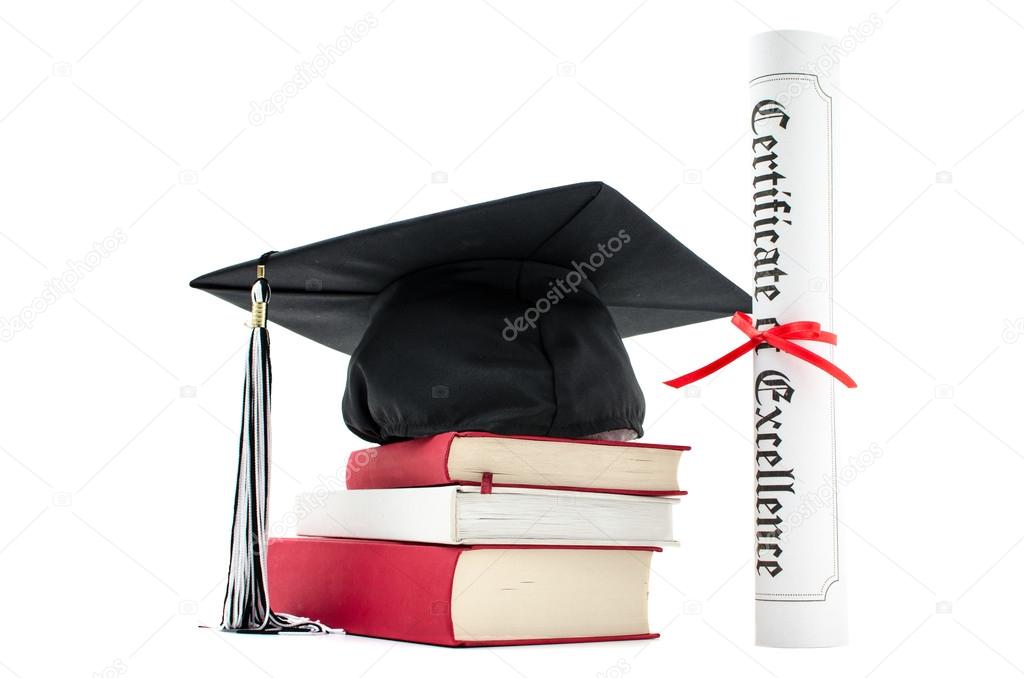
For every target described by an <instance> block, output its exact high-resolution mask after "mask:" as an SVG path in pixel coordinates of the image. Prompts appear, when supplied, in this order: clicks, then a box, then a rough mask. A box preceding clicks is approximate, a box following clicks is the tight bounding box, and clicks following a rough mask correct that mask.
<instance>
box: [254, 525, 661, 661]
mask: <svg viewBox="0 0 1024 678" xmlns="http://www.w3.org/2000/svg"><path fill="white" fill-rule="evenodd" d="M660 550H661V549H659V548H654V547H649V548H639V547H617V546H520V545H508V546H498V545H492V544H488V545H484V546H442V545H434V544H413V543H408V542H395V541H374V540H364V539H337V538H315V537H299V538H291V539H271V540H270V554H269V564H268V579H269V586H270V600H271V603H272V605H273V607H274V609H275V610H278V611H281V612H288V613H290V614H296V615H301V616H303V617H309V618H310V619H318V620H320V621H321V622H323V623H324V624H327V625H328V626H332V627H335V628H341V629H344V630H345V631H346V632H347V633H352V634H356V635H362V636H375V637H378V638H391V639H394V640H405V641H412V642H417V643H430V644H434V645H449V646H471V645H528V644H541V643H575V642H587V641H604V640H639V639H644V638H656V637H657V634H655V633H651V632H650V628H649V626H648V621H647V590H648V584H649V581H650V562H651V555H652V554H653V552H655V551H660Z"/></svg>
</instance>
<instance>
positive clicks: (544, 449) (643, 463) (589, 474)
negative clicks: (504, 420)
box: [346, 432, 690, 495]
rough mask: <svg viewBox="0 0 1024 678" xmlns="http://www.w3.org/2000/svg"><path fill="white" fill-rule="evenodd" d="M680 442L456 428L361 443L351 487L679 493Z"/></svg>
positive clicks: (351, 467) (352, 461)
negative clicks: (395, 440)
mask: <svg viewBox="0 0 1024 678" xmlns="http://www.w3.org/2000/svg"><path fill="white" fill-rule="evenodd" d="M688 449H690V448H689V447H686V446H683V445H652V444H648V443H630V442H618V441H610V440H590V439H585V440H583V439H572V438H544V437H539V436H505V435H495V434H491V433H476V432H451V433H441V434H439V435H436V436H431V437H429V438H417V439H414V440H404V441H402V442H398V443H391V444H389V445H381V446H380V447H370V448H367V449H363V450H356V451H355V452H353V453H352V454H351V455H349V458H348V468H347V471H346V483H347V485H348V488H349V489H350V490H367V489H385V488H392V487H428V486H434V485H481V484H482V483H484V481H485V475H487V474H489V479H488V482H491V483H493V485H494V486H495V487H535V488H546V489H559V490H576V491H584V492H609V493H615V494H642V495H681V494H686V493H685V492H683V491H681V490H680V489H679V482H678V479H677V477H676V474H677V471H678V468H679V458H680V456H681V455H682V453H683V452H684V451H685V450H688Z"/></svg>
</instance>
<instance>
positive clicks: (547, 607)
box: [268, 433, 687, 646]
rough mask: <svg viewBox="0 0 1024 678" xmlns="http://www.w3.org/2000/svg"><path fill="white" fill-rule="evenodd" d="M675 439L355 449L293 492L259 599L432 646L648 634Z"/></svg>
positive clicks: (479, 438)
mask: <svg viewBox="0 0 1024 678" xmlns="http://www.w3.org/2000/svg"><path fill="white" fill-rule="evenodd" d="M686 449H687V448H686V447H681V446H667V445H651V444H645V443H626V442H612V441H603V440H591V439H579V440H572V439H556V438H540V437H532V436H499V435H492V434H487V433H445V434H441V435H437V436H433V437H430V438H423V439H417V440H409V441H403V442H399V443H393V444H390V445H383V446H380V447H374V448H369V449H365V450H358V451H356V452H353V453H352V454H351V455H350V457H349V461H348V469H347V487H348V490H347V491H335V492H326V491H325V492H318V493H310V494H306V495H302V496H301V497H299V500H298V505H297V516H298V526H297V531H298V534H299V535H300V536H299V537H296V538H284V539H272V540H271V541H270V556H269V566H268V578H269V585H270V596H271V600H272V601H273V604H274V606H275V607H276V608H278V609H283V610H287V611H288V612H290V613H293V614H299V615H302V616H305V617H309V618H311V619H319V620H320V621H322V622H324V623H325V624H328V625H330V626H334V627H338V628H342V629H344V630H345V631H346V632H348V633H354V634H358V635H366V636H376V637H381V638H392V639H396V640H406V641H415V642H423V643H432V644H437V645H451V646H459V645H516V644H530V643H555V642H579V641H594V640H630V639H641V638H653V637H656V634H652V633H651V632H650V627H649V624H648V619H647V603H648V600H647V597H648V582H649V578H650V561H651V557H652V555H653V553H654V552H657V551H660V550H661V547H662V546H666V545H675V544H676V542H675V541H674V539H673V530H672V508H673V504H675V503H676V502H678V499H677V497H678V496H679V495H682V494H685V493H684V492H682V491H681V490H680V489H679V486H678V482H677V469H678V465H679V459H680V456H681V454H682V452H683V451H684V450H686Z"/></svg>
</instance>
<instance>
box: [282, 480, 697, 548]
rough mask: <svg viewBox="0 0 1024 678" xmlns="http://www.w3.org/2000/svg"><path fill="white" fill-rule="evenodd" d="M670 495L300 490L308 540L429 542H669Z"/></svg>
mask: <svg viewBox="0 0 1024 678" xmlns="http://www.w3.org/2000/svg"><path fill="white" fill-rule="evenodd" d="M678 501H679V500H678V499H676V498H673V497H646V496H633V495H618V494H602V493H597V492H569V491H561V490H538V489H525V488H494V490H493V492H490V493H481V492H480V489H479V488H476V487H463V486H457V485H446V486H443V487H411V488H396V489H385V490H345V491H337V492H328V493H308V494H302V495H300V496H299V498H298V500H297V506H296V515H297V517H298V521H297V530H298V533H299V534H300V535H303V536H309V537H350V538H357V539H390V540H396V541H414V542H428V543H434V544H556V545H557V544H561V545H569V544H594V545H612V546H614V545H620V546H675V545H677V544H676V542H675V541H674V538H673V531H672V506H673V505H674V504H676V503H678Z"/></svg>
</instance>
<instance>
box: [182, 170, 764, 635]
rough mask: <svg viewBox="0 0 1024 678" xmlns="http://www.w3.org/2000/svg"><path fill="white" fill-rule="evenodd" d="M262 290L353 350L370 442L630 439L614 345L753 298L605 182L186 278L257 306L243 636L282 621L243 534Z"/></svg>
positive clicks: (308, 330)
mask: <svg viewBox="0 0 1024 678" xmlns="http://www.w3.org/2000/svg"><path fill="white" fill-rule="evenodd" d="M257 267H259V268H257ZM254 273H255V274H256V276H255V277H256V278H257V281H256V283H255V285H254V283H253V280H254ZM268 281H269V282H268ZM271 284H272V287H273V316H272V317H273V320H274V322H275V323H277V324H279V325H282V326H284V327H287V328H289V329H291V330H293V331H295V332H297V333H298V334H300V335H302V336H305V337H307V338H309V339H312V340H314V341H316V342H319V343H321V344H324V345H325V346H329V347H331V348H334V349H336V350H339V351H341V352H343V353H347V354H349V355H351V359H350V361H349V370H348V380H347V385H346V388H345V394H344V397H343V402H342V413H343V416H344V419H345V423H346V424H347V426H348V427H349V428H350V429H351V430H352V431H353V432H354V433H356V434H357V435H359V436H360V437H362V438H364V439H366V440H370V441H373V442H380V443H385V442H390V441H394V440H401V439H405V438H415V437H421V436H429V435H433V434H437V433H442V432H446V431H489V432H492V433H499V434H519V435H546V436H555V437H575V438H579V437H588V436H598V437H606V438H619V439H626V438H632V437H636V436H638V435H641V434H642V430H643V429H642V427H643V416H644V400H643V394H642V392H641V389H640V386H639V384H638V383H637V381H636V377H635V375H634V373H633V370H632V367H631V366H630V362H629V357H628V355H627V353H626V349H625V347H624V346H623V343H622V339H623V338H624V337H629V336H633V335H637V334H644V333H647V332H653V331H656V330H662V329H667V328H670V327H678V326H681V325H688V324H691V323H696V322H702V321H705V320H711V319H714V318H720V317H725V316H729V315H732V314H733V312H735V311H737V310H749V309H750V297H749V295H748V294H746V293H745V292H744V291H743V290H741V289H740V288H739V287H737V286H736V285H734V284H733V283H731V282H730V281H729V280H728V279H727V278H725V277H724V276H722V275H721V274H720V273H719V272H718V271H716V270H715V269H714V268H712V267H711V266H710V265H708V264H707V263H706V262H704V261H703V260H702V259H700V257H698V256H697V255H696V254H694V253H693V252H691V251H690V250H689V249H687V248H686V247H685V246H683V245H682V244H681V243H680V242H679V241H677V240H676V239H675V238H674V237H673V236H672V235H671V234H669V233H668V232H667V231H665V230H664V229H663V228H661V227H660V226H659V225H658V224H657V223H655V222H654V220H652V219H651V218H650V217H648V216H647V215H646V214H644V212H643V211H641V210H640V209H639V208H638V207H636V206H635V205H633V204H632V203H631V202H629V201H628V200H627V199H626V198H624V197H623V196H622V195H621V194H620V193H618V192H617V191H615V190H614V189H612V188H611V187H609V186H606V185H605V184H603V183H600V182H590V183H581V184H573V185H570V186H562V187H558V188H551V189H547V190H542V191H536V192H533V193H527V194H524V195H519V196H514V197H510V198H504V199H501V200H495V201H492V202H487V203H482V204H478V205H470V206H468V207H462V208H459V209H454V210H450V211H446V212H440V213H437V214H431V215H427V216H422V217H417V218H414V219H409V220H405V221H401V222H397V223H394V224H388V225H385V226H379V227H376V228H370V229H367V230H363V231H358V232H356V233H352V234H349V235H344V236H340V237H337V238H332V239H330V240H324V241H321V242H318V243H314V244H312V245H306V246H303V247H297V248H294V249H291V250H287V251H283V252H272V253H268V254H266V255H264V256H263V257H261V258H259V259H257V260H251V261H247V262H244V263H241V264H237V265H235V266H229V267H227V268H224V269H221V270H218V271H215V272H213V273H208V274H206V275H203V276H200V277H199V278H197V279H195V280H193V281H192V286H193V287H195V288H198V289H201V290H205V291H207V292H210V293H212V294H214V295H215V296H217V297H220V298H221V299H224V300H226V301H229V302H231V303H233V304H235V305H236V306H240V307H243V308H250V307H251V308H252V311H253V323H252V324H253V333H252V341H251V342H250V354H249V370H248V373H247V378H246V391H245V401H244V411H243V430H242V435H241V441H240V449H241V451H240V460H239V461H240V464H239V468H240V470H239V478H238V482H239V488H240V491H239V492H238V493H236V519H235V527H234V529H233V547H232V574H231V577H230V578H229V579H230V581H229V586H228V589H229V590H228V595H227V597H226V600H225V619H224V622H223V624H222V625H223V626H224V627H225V628H234V629H235V630H238V629H251V628H254V627H259V626H263V627H264V628H265V629H266V630H272V629H275V628H287V627H288V620H287V619H286V618H285V617H284V616H283V615H276V616H275V613H273V612H271V611H270V608H269V605H268V604H266V590H265V589H266V586H265V571H264V569H263V560H262V556H263V553H265V535H263V537H262V539H263V543H262V545H261V544H260V543H259V539H257V540H256V541H257V544H256V545H255V547H253V546H252V541H253V540H252V539H251V538H249V536H248V535H249V534H252V533H256V534H262V532H263V526H261V525H260V524H259V523H260V521H261V520H262V521H264V524H265V501H266V488H265V483H266V469H267V465H268V462H267V455H268V454H269V431H268V429H267V426H266V417H267V416H268V415H269V396H270V363H269V341H268V337H267V331H266V327H265V322H266V310H267V303H268V302H269V298H270V293H271ZM243 466H245V467H247V468H250V469H251V470H250V471H248V472H245V473H243V470H242V467H243ZM250 487H252V488H254V490H255V494H256V495H257V496H255V497H252V496H247V488H250ZM236 538H237V539H236ZM235 542H237V543H235ZM261 546H262V548H263V550H262V551H260V547H261ZM254 559H255V561H256V563H255V566H251V562H252V561H253V560H254ZM236 560H237V561H238V564H240V565H245V567H236ZM242 561H245V563H243V562H242ZM243 570H244V571H243ZM232 582H233V583H232ZM253 601H255V603H254V602H253ZM298 625H299V627H300V628H309V627H306V626H302V623H301V622H298Z"/></svg>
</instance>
